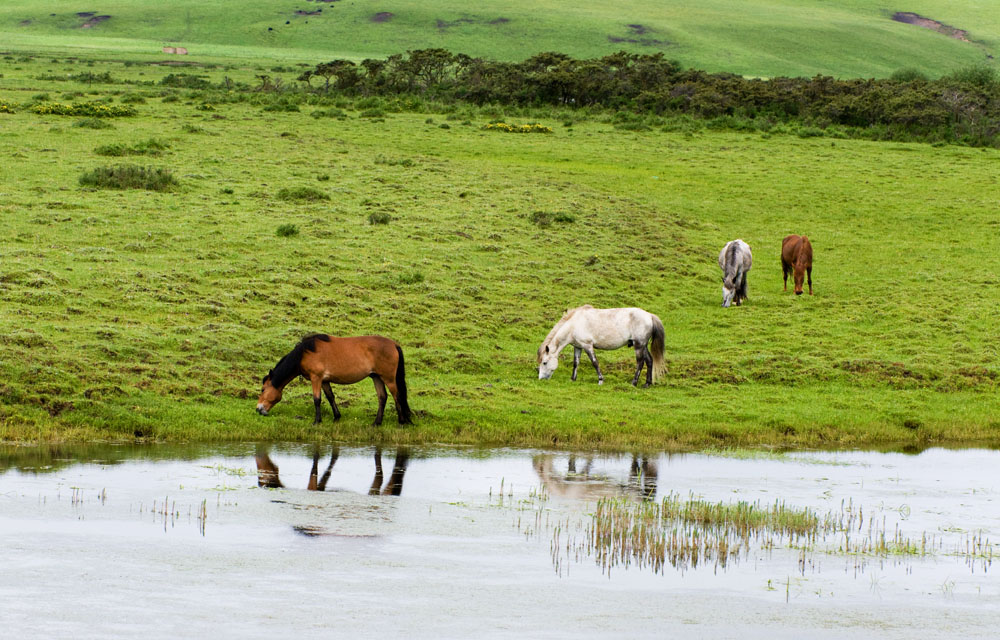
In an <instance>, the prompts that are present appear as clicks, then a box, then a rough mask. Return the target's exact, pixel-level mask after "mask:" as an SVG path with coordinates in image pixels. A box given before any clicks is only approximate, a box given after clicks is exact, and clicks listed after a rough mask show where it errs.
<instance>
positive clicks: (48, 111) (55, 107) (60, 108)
mask: <svg viewBox="0 0 1000 640" xmlns="http://www.w3.org/2000/svg"><path fill="white" fill-rule="evenodd" d="M31 112H32V113H37V114H39V115H43V116H90V117H92V118H124V117H129V116H134V115H136V114H137V113H139V112H138V111H136V109H135V107H133V106H130V105H115V104H103V103H100V102H85V103H81V104H61V103H59V102H43V103H41V104H35V105H32V106H31Z"/></svg>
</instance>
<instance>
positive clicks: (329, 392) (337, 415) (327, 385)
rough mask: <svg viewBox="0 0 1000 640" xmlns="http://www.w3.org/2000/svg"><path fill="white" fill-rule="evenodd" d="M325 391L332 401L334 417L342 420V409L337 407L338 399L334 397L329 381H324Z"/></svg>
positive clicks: (331, 406)
mask: <svg viewBox="0 0 1000 640" xmlns="http://www.w3.org/2000/svg"><path fill="white" fill-rule="evenodd" d="M323 393H324V394H325V395H326V399H327V400H328V401H329V402H330V408H331V409H333V419H334V420H340V409H338V408H337V401H336V400H334V399H333V389H331V388H330V383H329V382H324V383H323Z"/></svg>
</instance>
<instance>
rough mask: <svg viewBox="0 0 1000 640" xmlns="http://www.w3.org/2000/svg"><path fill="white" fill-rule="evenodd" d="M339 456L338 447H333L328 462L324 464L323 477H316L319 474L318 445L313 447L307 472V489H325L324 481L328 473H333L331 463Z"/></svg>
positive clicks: (327, 477)
mask: <svg viewBox="0 0 1000 640" xmlns="http://www.w3.org/2000/svg"><path fill="white" fill-rule="evenodd" d="M339 457H340V447H334V448H333V453H331V454H330V464H328V465H326V471H324V472H323V477H322V478H320V479H317V477H318V476H319V447H318V446H317V447H316V448H315V449H313V464H312V471H310V472H309V485H308V486H307V487H306V488H307V489H308V490H309V491H326V483H327V482H328V481H329V480H330V474H331V473H333V465H334V463H336V462H337V458H339Z"/></svg>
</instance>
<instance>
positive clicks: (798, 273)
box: [792, 264, 811, 296]
mask: <svg viewBox="0 0 1000 640" xmlns="http://www.w3.org/2000/svg"><path fill="white" fill-rule="evenodd" d="M792 273H793V275H794V277H795V295H797V296H801V295H802V282H803V281H804V280H805V279H806V268H805V267H803V266H802V265H799V264H796V265H795V267H794V271H793V272H792ZM810 286H811V285H810Z"/></svg>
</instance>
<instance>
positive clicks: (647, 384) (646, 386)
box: [642, 382, 653, 389]
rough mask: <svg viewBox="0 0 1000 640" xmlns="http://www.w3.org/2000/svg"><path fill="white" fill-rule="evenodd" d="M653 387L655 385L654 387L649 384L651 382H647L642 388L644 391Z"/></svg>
mask: <svg viewBox="0 0 1000 640" xmlns="http://www.w3.org/2000/svg"><path fill="white" fill-rule="evenodd" d="M651 386H653V385H652V383H649V382H647V383H646V384H644V385H642V388H643V389H648V388H650V387H651Z"/></svg>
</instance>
